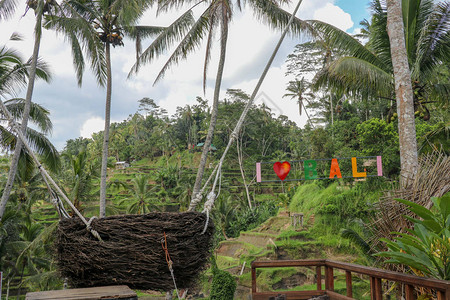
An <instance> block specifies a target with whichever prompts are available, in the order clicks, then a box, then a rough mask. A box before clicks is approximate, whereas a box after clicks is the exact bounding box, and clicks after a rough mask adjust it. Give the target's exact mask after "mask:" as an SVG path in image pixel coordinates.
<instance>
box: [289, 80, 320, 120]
mask: <svg viewBox="0 0 450 300" xmlns="http://www.w3.org/2000/svg"><path fill="white" fill-rule="evenodd" d="M308 89H309V84H308V82H307V81H306V80H305V78H303V77H302V79H300V80H295V81H290V82H289V85H288V87H287V88H286V90H287V91H288V92H289V93H286V94H284V95H283V98H284V97H291V99H296V100H297V102H298V114H299V115H300V116H301V115H302V107H303V108H304V109H305V114H306V116H307V117H308V120H309V123H311V125H312V124H313V123H312V121H311V118H310V117H309V114H308V111H307V110H306V106H305V103H304V102H305V101H306V102H307V103H308V104H310V102H309V100H308V98H311V97H313V96H314V95H313V94H312V93H310V92H307V90H308Z"/></svg>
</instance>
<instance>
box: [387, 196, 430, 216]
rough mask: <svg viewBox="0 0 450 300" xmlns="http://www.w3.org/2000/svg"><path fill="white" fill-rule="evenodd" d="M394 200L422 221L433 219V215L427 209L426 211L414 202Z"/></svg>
mask: <svg viewBox="0 0 450 300" xmlns="http://www.w3.org/2000/svg"><path fill="white" fill-rule="evenodd" d="M395 200H396V201H398V202H400V203H403V204H405V205H407V206H409V210H410V211H412V212H413V213H415V214H416V215H418V216H419V217H421V218H422V219H424V220H433V219H435V217H434V215H433V213H432V212H431V211H430V210H429V209H426V208H425V207H423V206H421V205H419V204H417V203H414V202H411V201H408V200H404V199H395Z"/></svg>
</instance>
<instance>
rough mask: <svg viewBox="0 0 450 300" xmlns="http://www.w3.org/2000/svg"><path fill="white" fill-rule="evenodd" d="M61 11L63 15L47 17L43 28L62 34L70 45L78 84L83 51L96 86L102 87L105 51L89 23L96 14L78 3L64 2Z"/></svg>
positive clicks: (104, 70) (82, 69) (86, 6)
mask: <svg viewBox="0 0 450 300" xmlns="http://www.w3.org/2000/svg"><path fill="white" fill-rule="evenodd" d="M62 9H63V10H64V12H65V14H64V15H62V16H51V17H48V18H47V19H46V22H45V25H44V26H45V27H46V28H50V29H54V30H56V31H58V32H61V33H63V34H64V37H65V39H67V40H68V41H69V43H70V44H71V48H72V56H73V64H74V67H75V70H76V73H77V79H78V84H79V85H81V83H82V80H81V79H82V74H83V72H84V64H85V63H84V58H83V52H82V51H83V50H85V53H86V55H87V57H88V60H89V61H90V62H91V63H90V65H91V70H92V71H93V73H94V75H95V77H96V79H97V82H98V84H99V85H100V86H103V85H104V84H105V82H106V64H105V51H104V47H103V44H102V42H101V41H100V39H99V38H98V34H97V32H96V31H95V29H94V28H93V26H91V24H90V23H89V22H90V20H91V19H92V18H95V17H97V12H96V11H95V9H93V8H92V7H90V6H88V5H82V4H80V3H79V2H78V1H68V2H65V5H64V6H63V7H62ZM80 43H81V45H80Z"/></svg>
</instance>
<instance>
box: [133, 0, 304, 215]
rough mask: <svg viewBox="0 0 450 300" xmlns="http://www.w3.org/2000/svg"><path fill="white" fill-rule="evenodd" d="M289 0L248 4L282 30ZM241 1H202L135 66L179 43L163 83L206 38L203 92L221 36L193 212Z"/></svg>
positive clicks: (175, 2)
mask: <svg viewBox="0 0 450 300" xmlns="http://www.w3.org/2000/svg"><path fill="white" fill-rule="evenodd" d="M288 2H290V1H289V0H249V1H247V4H248V5H249V6H250V7H251V8H252V9H253V10H254V11H255V13H256V15H257V16H258V18H260V19H261V20H263V21H265V22H267V23H269V24H270V25H271V26H273V27H275V28H279V27H281V26H284V25H286V24H287V23H288V21H289V17H290V14H289V13H287V12H286V11H284V10H283V9H281V8H280V7H279V5H280V4H283V3H288ZM185 3H191V1H179V0H166V1H161V3H160V6H159V8H158V10H159V11H167V10H169V9H170V8H173V7H179V6H181V5H182V4H185ZM201 3H206V8H205V10H204V11H203V13H202V14H201V15H200V17H199V18H198V19H197V20H194V17H193V11H192V10H193V9H194V8H195V7H196V6H197V5H199V4H201ZM241 4H242V3H241V1H240V0H236V1H229V0H212V1H199V2H197V3H196V4H194V5H193V6H192V7H191V8H190V9H188V10H187V11H186V12H185V13H184V14H182V15H181V16H180V17H179V18H178V19H177V20H175V22H174V23H172V24H171V25H170V26H168V27H167V28H166V29H165V30H164V31H163V32H162V33H161V34H160V35H159V36H158V38H156V39H155V40H154V41H153V43H152V44H151V45H150V46H149V47H148V48H147V49H146V50H145V51H144V52H143V53H142V55H140V57H139V59H138V61H137V62H136V64H135V65H134V66H133V68H132V70H131V72H130V73H132V72H137V71H138V69H139V67H140V65H142V64H143V63H148V62H150V61H152V60H153V59H155V58H156V57H157V56H158V55H160V54H161V53H163V52H164V51H165V50H166V49H167V48H169V47H170V46H172V44H174V43H175V42H178V41H180V42H179V44H178V45H177V47H176V48H175V50H174V52H173V53H172V55H171V56H170V58H169V60H168V61H167V62H166V64H165V65H164V67H163V69H162V70H161V71H160V73H159V74H158V76H157V78H156V80H155V82H157V81H158V80H160V79H161V78H162V77H163V76H164V74H165V72H166V71H167V70H168V69H169V68H170V67H171V66H172V65H173V64H177V63H178V62H179V61H180V60H182V59H186V58H187V56H188V54H190V53H192V52H194V51H196V50H197V49H198V47H199V46H200V44H201V42H202V40H203V39H205V38H206V53H205V64H204V69H203V89H204V90H205V88H206V74H207V70H208V65H209V62H210V58H211V47H212V44H213V40H214V36H215V34H216V33H219V35H220V56H219V64H218V67H217V73H216V81H215V87H214V96H213V107H212V110H211V119H210V123H209V129H208V134H207V136H206V139H205V143H204V146H203V152H202V156H201V158H200V163H199V167H198V172H197V177H196V180H195V185H194V191H193V199H192V200H193V201H192V203H191V207H190V210H192V209H194V208H195V206H196V204H197V203H198V202H199V201H200V200H201V195H200V193H199V192H200V188H201V182H202V178H203V173H204V169H205V166H206V159H207V156H208V151H209V148H210V145H211V142H212V137H213V134H214V129H215V126H216V122H217V115H218V104H219V96H220V88H221V83H222V76H223V70H224V65H225V57H226V48H227V40H228V26H229V24H230V22H231V21H232V17H233V9H234V7H237V8H238V9H239V10H241V9H242V5H241ZM306 27H307V26H306V24H305V23H304V22H302V21H300V20H299V19H296V21H295V22H294V23H293V24H292V27H291V32H292V33H294V34H296V33H299V32H300V31H301V29H303V30H305V29H306Z"/></svg>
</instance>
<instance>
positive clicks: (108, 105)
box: [100, 42, 112, 218]
mask: <svg viewBox="0 0 450 300" xmlns="http://www.w3.org/2000/svg"><path fill="white" fill-rule="evenodd" d="M105 47H106V48H105V50H106V53H105V54H106V77H107V83H106V107H105V131H104V133H103V151H102V169H101V177H100V218H104V217H105V216H106V175H107V167H108V144H109V127H110V119H111V90H112V76H111V45H110V44H109V43H108V42H106V45H105Z"/></svg>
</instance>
